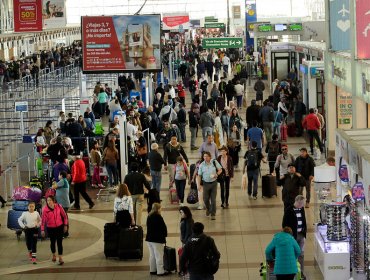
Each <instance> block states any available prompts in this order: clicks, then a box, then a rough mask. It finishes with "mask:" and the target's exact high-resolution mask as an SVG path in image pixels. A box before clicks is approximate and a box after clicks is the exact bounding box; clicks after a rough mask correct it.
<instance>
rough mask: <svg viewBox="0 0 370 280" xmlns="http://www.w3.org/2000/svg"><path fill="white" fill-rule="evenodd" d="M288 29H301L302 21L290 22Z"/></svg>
mask: <svg viewBox="0 0 370 280" xmlns="http://www.w3.org/2000/svg"><path fill="white" fill-rule="evenodd" d="M289 30H290V31H302V30H303V26H302V23H291V24H289Z"/></svg>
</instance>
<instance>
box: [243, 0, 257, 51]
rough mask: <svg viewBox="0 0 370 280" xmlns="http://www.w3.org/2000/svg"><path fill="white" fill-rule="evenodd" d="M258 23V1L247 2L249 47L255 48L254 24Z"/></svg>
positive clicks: (249, 0) (247, 38)
mask: <svg viewBox="0 0 370 280" xmlns="http://www.w3.org/2000/svg"><path fill="white" fill-rule="evenodd" d="M256 21H257V7H256V0H246V1H245V26H246V27H247V30H246V42H247V47H252V46H254V40H253V38H254V33H253V30H254V23H255V22H256Z"/></svg>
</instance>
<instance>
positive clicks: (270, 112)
mask: <svg viewBox="0 0 370 280" xmlns="http://www.w3.org/2000/svg"><path fill="white" fill-rule="evenodd" d="M268 120H269V121H270V122H273V121H275V112H274V109H272V108H271V110H270V111H269V114H268Z"/></svg>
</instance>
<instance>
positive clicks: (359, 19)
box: [356, 0, 370, 59]
mask: <svg viewBox="0 0 370 280" xmlns="http://www.w3.org/2000/svg"><path fill="white" fill-rule="evenodd" d="M356 31H357V34H356V37H357V57H358V58H359V59H370V48H369V45H370V1H368V0H357V1H356Z"/></svg>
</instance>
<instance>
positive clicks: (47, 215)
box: [41, 203, 68, 231]
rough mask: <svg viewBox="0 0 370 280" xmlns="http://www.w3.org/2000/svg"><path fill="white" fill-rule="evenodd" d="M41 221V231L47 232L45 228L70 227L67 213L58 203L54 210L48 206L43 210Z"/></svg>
mask: <svg viewBox="0 0 370 280" xmlns="http://www.w3.org/2000/svg"><path fill="white" fill-rule="evenodd" d="M41 221H42V222H41V231H45V227H48V228H57V227H60V226H61V225H65V226H67V225H68V217H67V215H66V212H64V209H63V207H62V206H61V205H59V204H58V203H55V204H54V209H51V208H50V207H49V206H48V205H46V206H45V207H44V208H42V218H41Z"/></svg>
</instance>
